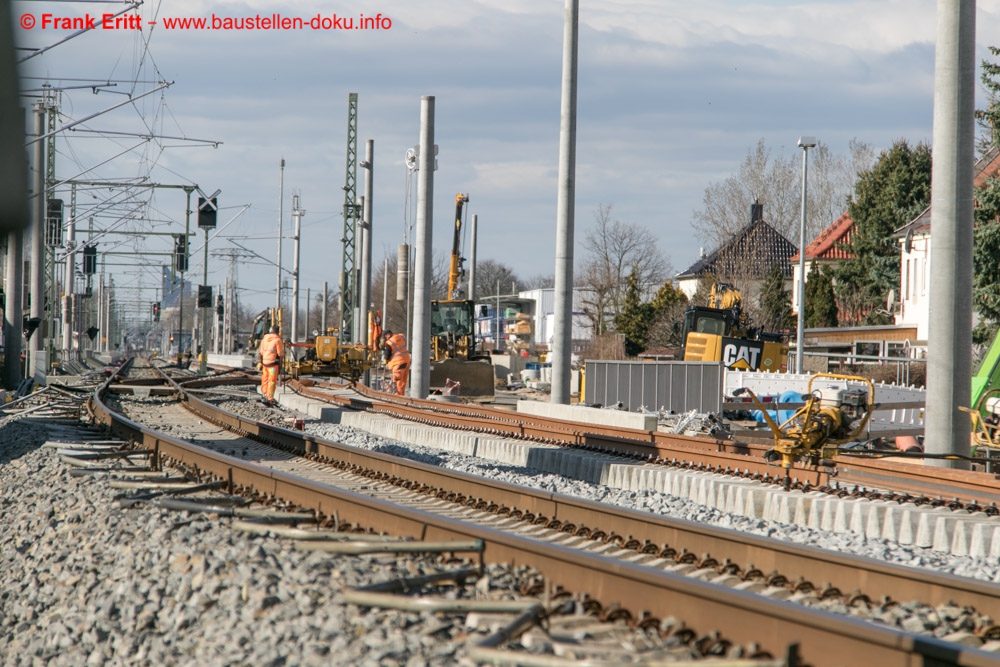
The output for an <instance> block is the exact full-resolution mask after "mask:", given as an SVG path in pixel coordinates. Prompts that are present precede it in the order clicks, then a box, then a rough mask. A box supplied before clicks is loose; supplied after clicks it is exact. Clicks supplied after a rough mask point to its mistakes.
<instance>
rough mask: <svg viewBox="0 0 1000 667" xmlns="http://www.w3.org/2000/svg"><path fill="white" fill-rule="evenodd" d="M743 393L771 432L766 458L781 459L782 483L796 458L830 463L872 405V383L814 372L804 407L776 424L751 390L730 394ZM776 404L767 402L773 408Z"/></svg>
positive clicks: (859, 429)
mask: <svg viewBox="0 0 1000 667" xmlns="http://www.w3.org/2000/svg"><path fill="white" fill-rule="evenodd" d="M744 393H747V394H749V395H750V398H751V399H753V402H754V403H755V404H756V405H757V408H758V409H759V410H760V411H761V413H763V415H764V421H765V423H767V426H768V428H770V429H771V433H772V434H773V435H774V449H771V450H769V451H768V452H767V453H766V454H765V458H766V459H767V460H768V461H779V460H780V465H781V467H782V468H784V469H785V485H786V487H787V486H788V484H789V482H790V478H789V475H788V470H789V469H790V468H791V467H792V464H793V463H794V462H795V461H797V460H804V461H805V462H806V463H808V464H810V465H819V464H827V465H829V463H830V461H831V460H832V459H833V456H834V455H835V454H837V453H838V449H837V448H838V446H839V445H842V444H844V443H847V442H852V441H857V440H858V438H859V436H860V435H861V434H862V433H863V432H864V430H865V428H866V427H867V426H868V422H869V420H870V419H871V416H872V412H873V411H874V409H875V403H874V398H875V387H874V385H873V384H872V381H871V380H869V379H867V378H863V377H857V376H851V375H834V374H831V373H817V374H816V375H813V376H812V377H811V378H809V385H808V387H807V393H806V394H803V396H802V401H803V403H804V405H803V406H802V407H800V408H799V409H798V410H796V411H795V414H793V415H792V416H791V417H790V418H788V419H787V420H785V421H784V422H782V423H781V424H780V425H779V424H778V423H777V422H776V421H775V419H774V418H772V417H771V415H770V414H769V413H768V409H767V408H766V407H764V404H763V403H762V402H761V401H760V400H759V399H758V398H757V396H756V395H755V394H754V393H753V391H751V390H750V389H748V388H746V387H740V388H739V389H736V390H735V391H734V392H733V395H734V396H740V395H742V394H744ZM774 407H776V406H775V405H774V404H771V409H772V410H773V409H774ZM775 414H777V413H775Z"/></svg>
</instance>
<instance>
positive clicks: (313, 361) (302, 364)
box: [249, 308, 377, 381]
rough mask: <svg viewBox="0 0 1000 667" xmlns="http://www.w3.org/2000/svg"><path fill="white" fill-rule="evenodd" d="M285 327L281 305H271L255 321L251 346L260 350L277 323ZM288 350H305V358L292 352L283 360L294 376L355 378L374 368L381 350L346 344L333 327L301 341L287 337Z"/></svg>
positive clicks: (285, 367) (353, 379) (288, 370)
mask: <svg viewBox="0 0 1000 667" xmlns="http://www.w3.org/2000/svg"><path fill="white" fill-rule="evenodd" d="M275 323H276V324H277V325H278V327H279V329H280V328H281V326H282V311H281V309H280V308H268V309H266V310H264V311H262V312H261V313H260V314H259V315H257V317H256V318H255V319H254V321H253V328H252V330H251V333H250V341H249V349H250V350H252V351H254V352H256V350H257V349H258V348H259V347H260V341H261V339H262V338H263V337H264V335H265V334H266V333H267V332H268V331H269V330H270V328H271V326H272V325H273V324H275ZM285 347H286V349H287V350H288V351H295V350H303V351H304V352H303V354H302V358H301V359H299V358H297V355H296V354H294V353H293V354H288V353H287V352H286V354H285V358H284V360H283V361H282V370H283V371H285V372H286V373H288V374H289V375H290V376H292V377H293V378H298V377H299V376H301V375H327V376H337V377H342V378H344V379H347V380H351V381H355V380H357V379H358V378H359V377H361V375H362V374H363V373H364V372H365V371H367V370H370V369H371V368H372V367H374V365H375V363H376V362H377V351H374V350H373V349H372V348H370V347H368V346H365V345H344V344H342V343H341V342H340V340H339V339H338V337H337V329H329V330H328V331H327V332H326V333H325V334H317V335H315V336H313V337H312V338H310V339H307V340H305V341H302V342H299V343H292V342H290V341H289V340H287V339H286V340H285Z"/></svg>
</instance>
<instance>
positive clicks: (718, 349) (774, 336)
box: [681, 283, 788, 373]
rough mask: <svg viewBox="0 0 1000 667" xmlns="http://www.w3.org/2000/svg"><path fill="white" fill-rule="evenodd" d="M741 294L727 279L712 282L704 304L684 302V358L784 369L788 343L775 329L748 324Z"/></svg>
mask: <svg viewBox="0 0 1000 667" xmlns="http://www.w3.org/2000/svg"><path fill="white" fill-rule="evenodd" d="M742 302H743V295H742V294H741V293H740V292H739V290H737V289H736V288H734V287H733V286H732V285H730V284H728V283H715V284H714V285H712V289H711V291H710V292H709V296H708V306H688V308H687V310H686V311H685V312H684V328H683V332H682V339H683V341H684V343H683V347H682V352H681V358H682V359H683V360H684V361H721V362H722V363H724V364H725V365H726V367H727V368H733V369H739V370H746V371H771V372H772V373H777V372H784V371H786V370H787V367H788V343H787V341H785V339H784V337H783V336H782V335H781V334H778V333H768V332H765V331H761V330H760V329H759V328H757V327H753V326H751V324H752V322H751V320H750V317H749V316H747V314H746V312H745V311H744V310H743V306H742Z"/></svg>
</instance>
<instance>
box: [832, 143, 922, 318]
mask: <svg viewBox="0 0 1000 667" xmlns="http://www.w3.org/2000/svg"><path fill="white" fill-rule="evenodd" d="M930 195H931V150H930V148H929V147H928V146H926V145H924V144H918V145H917V146H916V147H915V148H910V146H909V144H907V143H906V141H905V140H899V141H897V142H896V143H894V144H893V145H892V148H890V149H889V150H888V151H883V153H882V155H881V156H880V157H879V160H878V163H877V164H876V165H875V166H874V167H872V168H871V169H870V170H868V171H864V172H862V173H860V174H858V181H857V184H856V185H855V187H854V197H853V198H852V200H851V202H850V204H849V205H848V214H849V215H850V216H851V218H852V219H853V220H854V225H855V229H854V234H853V236H852V238H851V243H850V244H849V245H848V246H847V247H846V248H845V249H846V250H848V251H849V252H851V253H852V254H853V255H854V258H853V259H851V260H849V261H845V262H842V263H841V265H840V266H839V267H838V268H837V270H836V272H835V275H834V278H835V281H834V282H835V289H836V292H837V296H838V297H839V298H842V300H843V301H844V303H851V304H853V307H852V310H854V311H856V312H850V313H841V316H842V317H843V316H845V315H846V317H847V319H848V320H849V321H855V322H856V321H860V322H861V323H863V324H869V325H874V324H888V323H891V321H892V316H891V315H890V314H889V313H888V312H887V311H886V310H885V309H884V307H883V304H885V302H886V297H887V296H888V295H889V290H891V289H898V287H899V244H898V243H897V241H896V239H895V238H893V236H892V234H893V231H895V230H896V229H898V228H899V227H902V226H903V225H905V224H906V223H907V222H909V221H911V220H913V218H915V217H916V216H917V215H918V214H919V213H920V212H921V211H923V210H924V209H925V208H926V207H927V205H928V203H930Z"/></svg>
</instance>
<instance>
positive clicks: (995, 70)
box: [976, 46, 1000, 153]
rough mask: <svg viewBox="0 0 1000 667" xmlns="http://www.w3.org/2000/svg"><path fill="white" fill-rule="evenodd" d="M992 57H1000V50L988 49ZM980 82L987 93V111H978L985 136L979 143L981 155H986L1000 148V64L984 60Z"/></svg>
mask: <svg viewBox="0 0 1000 667" xmlns="http://www.w3.org/2000/svg"><path fill="white" fill-rule="evenodd" d="M987 48H988V49H989V50H990V55H992V56H994V57H996V56H1000V48H998V47H996V46H989V47H987ZM981 70H982V71H981V73H980V75H979V77H980V79H979V80H980V81H981V82H982V84H983V90H985V91H986V101H987V102H988V106H987V108H986V109H976V120H978V121H979V127H980V128H981V129H982V131H983V134H982V136H981V137H980V138H979V140H978V141H977V148H978V149H979V152H980V153H985V152H986V151H988V150H990V149H991V148H993V147H994V146H1000V63H993V62H990V61H989V60H986V59H984V60H983V61H982V63H981Z"/></svg>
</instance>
